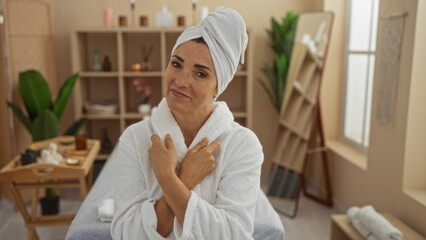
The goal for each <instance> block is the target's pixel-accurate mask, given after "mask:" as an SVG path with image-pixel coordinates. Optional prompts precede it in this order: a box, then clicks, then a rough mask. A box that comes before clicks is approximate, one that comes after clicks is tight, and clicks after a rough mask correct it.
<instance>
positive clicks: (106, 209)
mask: <svg viewBox="0 0 426 240" xmlns="http://www.w3.org/2000/svg"><path fill="white" fill-rule="evenodd" d="M113 216H114V199H112V198H107V199H104V200H102V201H101V202H100V204H99V207H98V219H99V220H101V221H102V222H111V221H112V217H113Z"/></svg>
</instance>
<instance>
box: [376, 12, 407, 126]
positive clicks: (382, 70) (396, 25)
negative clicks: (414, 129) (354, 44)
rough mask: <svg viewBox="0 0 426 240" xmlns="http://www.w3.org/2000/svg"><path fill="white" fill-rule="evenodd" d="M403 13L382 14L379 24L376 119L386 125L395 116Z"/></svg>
mask: <svg viewBox="0 0 426 240" xmlns="http://www.w3.org/2000/svg"><path fill="white" fill-rule="evenodd" d="M405 15H406V14H405V13H398V14H389V15H385V16H382V23H381V26H380V39H379V42H380V45H379V46H380V47H379V49H378V51H379V56H380V60H379V66H378V67H379V69H378V70H379V73H378V74H379V76H378V101H377V108H376V109H377V111H376V120H377V121H378V122H379V123H383V124H387V125H393V123H394V118H395V98H396V89H397V82H398V65H399V54H400V50H401V42H402V33H403V29H404V16H405Z"/></svg>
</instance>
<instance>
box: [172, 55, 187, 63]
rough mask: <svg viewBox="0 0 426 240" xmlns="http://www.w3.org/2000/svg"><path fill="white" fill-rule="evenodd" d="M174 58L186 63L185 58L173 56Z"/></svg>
mask: <svg viewBox="0 0 426 240" xmlns="http://www.w3.org/2000/svg"><path fill="white" fill-rule="evenodd" d="M173 57H175V58H177V59H178V60H179V61H181V62H185V60H183V58H181V57H179V56H178V55H173Z"/></svg>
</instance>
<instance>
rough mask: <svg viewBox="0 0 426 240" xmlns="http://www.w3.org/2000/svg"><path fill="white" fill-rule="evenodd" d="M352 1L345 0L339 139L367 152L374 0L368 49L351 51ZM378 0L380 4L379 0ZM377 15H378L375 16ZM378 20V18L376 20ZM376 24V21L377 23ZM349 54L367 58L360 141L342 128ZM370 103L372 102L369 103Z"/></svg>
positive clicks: (374, 54) (374, 53)
mask: <svg viewBox="0 0 426 240" xmlns="http://www.w3.org/2000/svg"><path fill="white" fill-rule="evenodd" d="M352 1H356V0H348V1H347V18H346V20H347V21H346V30H347V31H346V46H345V56H344V57H345V65H344V66H345V69H344V71H343V80H344V84H343V89H342V92H343V94H342V103H343V104H342V106H341V110H342V111H341V118H340V119H341V124H340V126H341V129H340V140H341V141H343V142H344V143H346V144H348V145H349V146H351V147H353V148H355V149H357V150H359V151H361V152H363V153H365V154H367V151H368V146H364V144H365V128H366V124H367V121H371V117H372V114H370V119H366V118H367V117H366V116H367V114H366V113H367V112H366V111H367V109H368V108H367V104H368V101H367V100H368V98H369V97H370V98H372V96H368V93H369V92H370V91H369V90H370V89H369V84H368V76H369V74H370V71H374V70H375V69H370V60H371V56H374V59H376V50H377V42H378V41H377V34H376V47H375V48H374V51H371V48H370V46H371V41H372V32H373V27H372V26H373V17H374V11H373V10H374V1H371V7H372V11H371V23H370V24H371V28H370V36H369V43H368V46H369V47H368V50H369V51H351V50H349V41H350V25H351V13H352V12H351V6H352ZM377 1H379V4H380V0H377ZM377 17H378V16H377ZM377 21H378V20H377ZM377 26H378V23H377ZM376 31H378V27H377V28H376ZM351 54H362V55H366V56H367V57H368V58H367V59H368V60H367V73H366V75H365V76H366V78H367V83H366V84H365V92H366V94H365V95H364V97H365V99H364V119H363V124H362V137H361V143H358V142H355V141H354V140H352V139H350V138H348V137H346V136H345V134H344V129H345V122H346V121H345V113H346V96H347V80H348V75H347V74H348V59H349V56H350V55H351ZM375 67H376V65H374V68H375ZM371 81H374V72H373V79H372V80H371ZM371 87H373V84H371ZM371 94H373V92H372V91H371ZM371 104H372V103H371ZM371 110H372V108H371V107H370V111H371ZM370 132H371V124H370V131H369V133H370Z"/></svg>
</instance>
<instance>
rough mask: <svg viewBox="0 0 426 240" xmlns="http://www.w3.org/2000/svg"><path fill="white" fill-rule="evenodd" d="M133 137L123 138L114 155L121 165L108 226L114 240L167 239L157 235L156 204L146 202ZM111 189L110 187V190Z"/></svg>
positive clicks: (143, 183)
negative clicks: (112, 211) (111, 215)
mask: <svg viewBox="0 0 426 240" xmlns="http://www.w3.org/2000/svg"><path fill="white" fill-rule="evenodd" d="M131 136H132V135H131V134H130V133H129V132H127V133H126V134H123V136H122V137H121V138H120V141H119V143H118V146H117V149H116V150H115V151H117V152H114V154H113V155H114V157H118V158H119V161H120V164H119V166H120V167H119V169H117V171H118V172H117V180H116V182H115V185H114V209H115V211H114V217H113V220H112V222H111V228H110V232H111V236H112V238H113V239H117V240H119V239H169V237H171V236H172V235H173V234H169V237H168V238H163V237H162V236H161V235H160V234H159V233H158V232H157V215H156V212H155V209H154V206H155V200H154V199H150V198H148V191H147V189H146V183H145V178H144V176H143V171H142V167H141V166H142V165H141V161H142V160H141V159H140V158H139V157H138V154H137V152H136V146H135V142H134V141H133V140H132V137H131ZM111 187H113V186H111Z"/></svg>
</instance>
